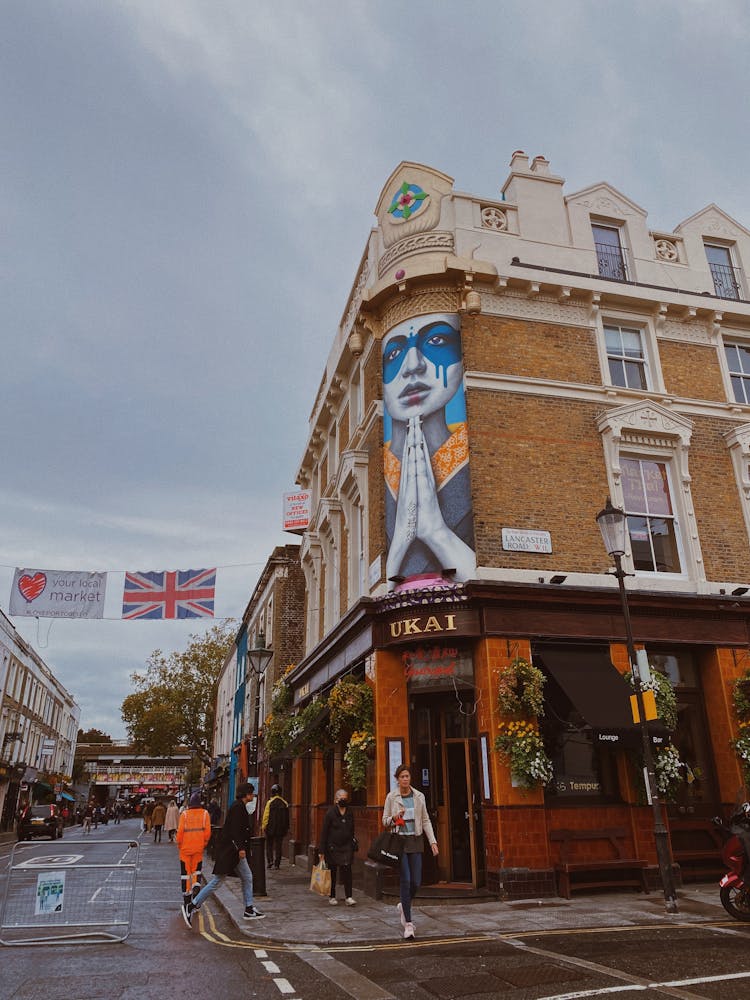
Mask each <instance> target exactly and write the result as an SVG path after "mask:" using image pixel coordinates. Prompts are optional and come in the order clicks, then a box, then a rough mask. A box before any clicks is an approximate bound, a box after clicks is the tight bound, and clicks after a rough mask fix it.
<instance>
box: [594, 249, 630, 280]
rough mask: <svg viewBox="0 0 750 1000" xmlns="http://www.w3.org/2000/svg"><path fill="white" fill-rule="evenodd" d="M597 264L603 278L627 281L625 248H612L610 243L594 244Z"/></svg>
mask: <svg viewBox="0 0 750 1000" xmlns="http://www.w3.org/2000/svg"><path fill="white" fill-rule="evenodd" d="M594 247H595V248H596V262H597V266H598V268H599V274H600V275H601V276H602V278H613V279H614V280H615V281H627V280H628V269H627V264H626V261H625V248H624V247H616V246H612V245H611V244H610V243H594Z"/></svg>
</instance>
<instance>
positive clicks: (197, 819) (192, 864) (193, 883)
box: [176, 791, 211, 904]
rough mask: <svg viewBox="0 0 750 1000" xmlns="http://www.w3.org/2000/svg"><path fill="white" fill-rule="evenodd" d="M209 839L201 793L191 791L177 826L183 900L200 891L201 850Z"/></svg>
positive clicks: (187, 900)
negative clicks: (186, 806)
mask: <svg viewBox="0 0 750 1000" xmlns="http://www.w3.org/2000/svg"><path fill="white" fill-rule="evenodd" d="M210 839H211V818H210V816H209V815H208V813H207V812H206V810H205V809H204V808H203V806H202V805H201V793H200V792H197V791H196V792H193V794H192V795H191V796H190V803H189V805H188V808H187V809H186V810H185V811H184V812H183V813H182V815H181V816H180V822H179V824H178V826H177V836H176V840H177V846H178V847H179V849H180V878H181V880H182V895H183V899H184V902H185V903H186V904H187V903H189V902H190V900H191V898H192V896H193V895H196V894H197V893H198V892H199V891H200V875H201V869H202V868H203V852H204V851H205V849H206V844H208V842H209V840H210Z"/></svg>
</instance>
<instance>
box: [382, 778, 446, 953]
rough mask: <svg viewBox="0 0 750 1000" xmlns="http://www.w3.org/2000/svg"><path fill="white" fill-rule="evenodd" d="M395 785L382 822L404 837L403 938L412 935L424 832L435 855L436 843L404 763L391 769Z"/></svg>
mask: <svg viewBox="0 0 750 1000" xmlns="http://www.w3.org/2000/svg"><path fill="white" fill-rule="evenodd" d="M394 777H395V779H396V781H397V782H398V786H397V787H396V788H394V789H393V791H392V792H388V794H387V795H386V797H385V805H384V806H383V826H391V827H393V829H394V830H395V831H396V833H398V834H400V836H402V837H403V838H404V849H403V852H402V854H401V868H400V883H399V888H400V894H401V902H400V903H399V904H398V911H399V916H400V919H401V926H402V927H403V929H404V938H406V939H407V940H409V939H410V938H413V937H414V923H413V921H412V919H411V903H412V900H413V899H414V897H415V896H416V895H417V890H418V889H419V887H420V885H421V884H422V852H423V850H424V834H426V835H427V840H428V842H429V844H430V846H431V848H432V853H433V855H434V856H435V857H437V855H438V845H437V840H436V839H435V832H434V830H433V829H432V823H431V821H430V817H429V814H428V812H427V803H426V801H425V797H424V795H422V793H421V792H419V791H417V789H416V788H412V786H411V772H410V770H409V768H408V766H407V765H406V764H399V766H398V767H397V768H396V771H395V773H394Z"/></svg>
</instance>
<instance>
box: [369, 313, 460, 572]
mask: <svg viewBox="0 0 750 1000" xmlns="http://www.w3.org/2000/svg"><path fill="white" fill-rule="evenodd" d="M382 362H383V402H384V433H385V451H384V467H385V480H386V536H387V541H388V556H387V563H386V570H387V576H388V578H389V579H391V578H393V577H403V578H408V577H412V576H416V575H421V574H433V575H437V576H443V575H444V572H443V571H444V570H448V569H450V570H451V571H452V572H451V573H450V574H448V576H449V577H450V578H452V579H458V580H465V579H469V578H470V577H471V575H472V574H473V573H474V571H475V569H476V559H475V555H474V550H473V545H474V537H473V536H474V531H473V521H472V513H471V493H470V488H469V446H468V435H467V429H466V404H465V396H464V389H463V362H462V356H461V330H460V321H459V317H458V316H456V315H453V314H433V315H430V316H420V317H417V318H415V319H412V320H407V321H405V322H404V323H401V324H399V325H398V326H397V327H394V329H393V330H391V331H389V333H387V334H386V336H385V337H384V338H383V355H382Z"/></svg>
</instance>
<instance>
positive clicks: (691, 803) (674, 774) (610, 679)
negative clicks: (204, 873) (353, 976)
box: [286, 584, 748, 895]
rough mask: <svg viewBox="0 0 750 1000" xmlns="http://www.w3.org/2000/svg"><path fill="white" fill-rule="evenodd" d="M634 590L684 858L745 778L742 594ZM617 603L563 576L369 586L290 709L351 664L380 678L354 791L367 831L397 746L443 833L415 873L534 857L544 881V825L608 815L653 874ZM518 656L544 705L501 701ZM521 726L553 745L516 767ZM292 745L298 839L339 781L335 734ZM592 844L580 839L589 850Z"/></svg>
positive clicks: (548, 877)
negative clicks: (720, 601) (534, 775)
mask: <svg viewBox="0 0 750 1000" xmlns="http://www.w3.org/2000/svg"><path fill="white" fill-rule="evenodd" d="M631 603H632V605H633V622H634V628H635V629H636V635H637V639H636V641H637V644H638V645H639V646H643V647H644V648H645V649H646V652H647V654H648V659H649V662H650V663H651V665H652V669H653V670H654V672H655V673H658V674H659V675H660V676H661V677H662V681H663V683H666V682H668V684H667V687H668V689H669V691H670V692H671V695H670V697H671V701H670V700H669V699H667V701H666V702H661V701H660V702H659V704H660V705H661V712H662V717H660V718H658V719H657V720H655V721H652V722H650V723H649V735H650V739H651V742H652V748H653V752H654V756H655V758H656V760H657V771H659V768H662V769H664V768H666V769H667V770H666V771H665V775H666V776H664V775H662V778H663V782H664V783H663V788H664V794H663V796H662V797H663V800H664V802H665V804H666V807H667V810H666V811H667V817H668V823H669V828H670V834H671V835H672V841H673V849H674V856H675V860H676V861H677V862H678V863H679V864H680V865H681V867H682V869H683V871H684V872H685V873H686V874H687V873H689V872H690V870H691V869H690V861H691V858H697V857H699V856H702V857H704V858H705V855H706V849H707V843H708V842H707V841H706V837H707V836H709V834H708V833H707V830H708V827H709V825H710V817H711V816H713V815H715V814H717V813H720V812H722V811H724V812H727V811H728V810H729V809H730V808H731V805H732V804H733V802H734V801H735V798H736V797H737V795H738V793H741V791H742V789H743V782H742V770H741V766H740V762H739V760H738V758H737V755H736V753H735V752H734V751H733V750H732V747H731V739H732V738H733V736H734V735H736V731H737V723H736V719H734V718H733V713H732V709H731V687H732V684H733V682H734V680H735V679H736V678H737V677H738V676H740V674H741V673H742V670H743V669H744V668H743V664H746V662H747V660H748V655H747V648H748V644H747V627H746V625H747V623H746V621H745V616H744V613H742V612H740V611H739V610H737V609H735V610H734V612H725V613H724V614H723V616H722V617H721V618H718V617H717V615H716V613H715V608H714V607H713V606H712V604H711V602H710V601H709V600H708V599H706V600H700V599H698V600H695V599H694V600H692V602H691V606H690V607H689V608H688V607H686V606H685V604H684V603H682V604H681V602H680V601H678V600H674V599H666V598H664V599H661V600H660V599H658V598H654V597H653V595H643V597H639V596H638V595H633V597H632V599H631ZM616 611H617V605H616V603H615V602H614V601H613V600H612V598H611V596H610V595H607V594H602V593H600V592H593V591H590V592H587V593H585V594H584V593H580V592H579V593H578V594H577V599H576V602H575V604H572V603H571V600H570V595H563V594H561V593H560V589H559V588H554V589H552V590H550V588H544V587H538V588H535V587H528V586H527V587H523V586H515V587H513V586H505V587H489V586H481V587H479V586H475V585H471V584H468V585H464V584H455V585H444V586H440V587H426V588H422V589H414V588H412V589H410V590H406V591H401V592H399V591H396V592H395V593H392V594H389V595H387V596H386V597H384V598H381V599H379V600H372V601H365V602H362V604H361V605H360V607H359V609H358V611H357V613H356V614H355V615H352V616H351V617H350V618H349V619H348V620H347V621H346V622H344V623H342V627H341V628H340V630H339V631H338V632H337V633H335V634H333V635H332V636H331V637H330V640H329V642H328V644H327V648H325V649H323V650H322V651H320V652H319V653H318V654H317V655H314V656H313V657H311V658H310V659H309V660H307V661H305V662H303V663H302V664H300V666H299V668H298V670H297V671H296V672H295V675H294V676H293V677H292V678H291V685H292V688H293V700H294V703H295V705H296V706H297V707H298V709H302V708H304V706H305V705H306V704H309V701H310V699H312V698H318V699H320V700H321V702H323V703H325V700H326V698H327V696H328V694H329V693H330V691H331V689H332V687H333V685H334V684H335V683H336V681H337V680H338V679H339V678H340V677H342V676H345V675H351V676H357V677H360V678H362V681H363V683H364V682H366V683H367V684H369V685H370V687H371V688H372V691H373V695H374V699H373V700H374V717H373V720H372V729H373V733H374V750H373V754H372V760H371V761H370V763H368V766H367V777H366V787H365V788H363V789H362V790H361V791H358V792H356V794H355V795H354V796H353V801H354V803H355V805H356V808H357V814H358V819H357V823H358V830H359V831H361V836H360V841H361V842H362V843H366V842H367V841H368V838H369V837H371V836H374V835H375V833H376V832H377V830H378V829H379V820H380V812H381V810H382V804H383V800H384V798H385V795H386V794H387V792H388V791H389V790H390V789H391V788H392V787H393V786H394V783H395V782H394V778H393V772H394V770H395V768H396V767H397V766H398V765H399V764H401V763H404V762H405V763H407V764H409V766H410V768H411V774H412V784H413V785H414V786H415V787H416V788H417V789H419V790H420V791H421V792H423V794H424V795H425V797H426V799H427V804H428V809H429V811H430V816H431V818H432V822H433V826H434V828H435V833H436V836H437V839H438V843H439V845H440V853H439V856H438V858H437V859H433V858H432V854H431V853H429V852H426V853H425V866H424V882H425V884H430V883H438V882H439V883H442V884H443V886H444V887H445V888H446V890H447V891H450V887H455V888H456V890H464V891H465V890H471V889H475V890H479V889H481V888H482V887H483V886H486V885H489V886H492V885H494V884H496V881H497V878H498V872H500V873H502V872H508V871H513V872H515V873H518V872H524V873H526V875H525V876H524V877H525V878H526V880H527V882H528V884H529V885H530V886H532V887H533V894H534V895H539V894H542V893H544V892H546V893H547V894H553V893H554V892H555V888H556V886H555V876H554V871H555V866H556V864H557V863H558V860H559V846H558V845H557V842H556V840H555V837H554V836H553V835H552V834H553V832H554V831H557V830H560V829H563V830H574V831H575V830H589V831H591V830H598V829H612V828H616V829H622V830H624V831H625V834H624V836H625V841H626V847H627V851H628V853H629V854H632V856H633V857H637V858H639V859H643V860H645V861H646V863H647V865H648V868H649V871H650V873H651V875H650V877H651V881H652V883H654V881H655V879H656V872H657V861H656V855H655V847H654V829H653V819H652V814H651V810H650V808H649V806H648V803H647V802H646V798H645V789H644V786H643V779H642V770H641V769H642V760H641V753H642V747H641V733H640V728H639V727H638V726H636V725H635V724H634V721H633V716H632V709H631V703H630V695H631V694H632V686H631V685H630V684H629V683H628V681H627V679H626V678H627V673H628V670H629V664H628V657H627V650H626V646H625V642H624V636H623V635H621V634H620V631H621V626H620V624H619V620H618V616H617V613H616ZM518 662H528V664H530V665H531V666H532V667H533V668H534V669H535V670H536V671H538V672H539V674H540V675H541V677H542V684H543V704H542V706H541V708H540V709H539V710H538V711H537V712H534V713H529V712H524V711H522V712H520V713H519V712H513V711H508V710H507V708H504V707H503V704H502V701H501V698H500V687H501V683H502V682H503V679H504V678H506V677H507V676H508V671H509V670H510V669H511V667H512V666H513V665H514V664H517V663H518ZM665 704H666V705H667V707H666V708H665V707H664V705H665ZM511 724H518V725H517V726H516V729H515V730H513V729H512V728H511V729H510V730H509V726H510V725H511ZM521 724H522V725H521ZM519 726H520V731H522V732H523V731H527V732H532V733H535V734H537V736H538V745H539V747H540V754H541V755H542V756H543V758H544V760H545V761H546V764H544V766H542V768H541V770H540V771H539V772H538V774H539V777H538V780H532V779H529V775H528V774H526V775H523V774H520V775H519V774H518V773H514V770H513V766H512V763H511V760H510V758H509V757H508V756H507V754H503V753H502V752H499V751H498V746H499V744H500V743H502V739H501V736H502V734H503V733H507V732H508V731H511V732H518V731H519ZM523 727H526V729H525V730H524V729H523ZM289 756H290V759H289V760H288V762H287V766H288V771H287V772H286V773H288V774H289V775H290V778H291V777H292V775H293V780H290V781H289V787H290V789H291V792H292V796H291V797H292V803H291V805H292V814H293V816H294V817H296V819H295V821H294V825H295V829H294V830H293V837H294V839H295V840H296V841H298V842H299V843H300V846H301V847H303V849H305V850H306V848H305V847H304V845H315V844H316V842H317V835H318V832H319V824H320V820H321V818H322V814H323V812H324V811H325V808H326V803H327V802H328V799H329V798H330V796H331V795H332V791H333V789H334V788H335V787H338V786H339V784H344V785H345V784H346V783H347V775H346V765H345V746H344V745H343V744H339V745H337V746H334V747H329V748H328V749H325V750H321V749H320V748H317V749H314V748H308V747H307V746H306V744H305V739H304V737H302V738H300V740H299V741H298V745H297V746H296V747H295V752H294V754H293V755H289ZM545 767H547V768H548V770H545V769H544V768H545ZM601 849H602V846H601V845H597V844H596V843H595V842H591V843H590V844H589V843H588V842H586V843H583V844H581V845H580V846H579V847H578V850H579V852H580V856H581V857H586V856H587V852H590V853H592V854H593V855H595V854H596V851H597V850H601ZM519 877H520V876H519Z"/></svg>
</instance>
